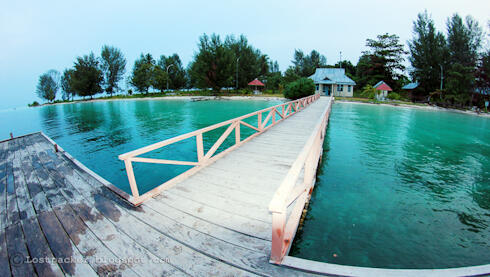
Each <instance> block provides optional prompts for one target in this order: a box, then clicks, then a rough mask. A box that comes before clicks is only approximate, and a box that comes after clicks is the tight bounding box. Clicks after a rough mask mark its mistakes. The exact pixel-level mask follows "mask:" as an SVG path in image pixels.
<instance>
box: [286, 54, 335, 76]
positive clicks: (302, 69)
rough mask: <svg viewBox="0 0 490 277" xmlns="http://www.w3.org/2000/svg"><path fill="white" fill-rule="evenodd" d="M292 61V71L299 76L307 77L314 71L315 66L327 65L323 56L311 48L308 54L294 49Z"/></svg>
mask: <svg viewBox="0 0 490 277" xmlns="http://www.w3.org/2000/svg"><path fill="white" fill-rule="evenodd" d="M292 62H293V69H294V73H296V75H298V76H300V77H309V76H311V75H313V73H315V70H316V69H317V68H319V67H326V66H327V59H326V58H325V56H323V55H321V54H320V53H319V52H318V51H316V50H312V51H311V52H310V54H309V55H305V54H304V53H303V51H301V50H299V49H295V50H294V60H293V61H292Z"/></svg>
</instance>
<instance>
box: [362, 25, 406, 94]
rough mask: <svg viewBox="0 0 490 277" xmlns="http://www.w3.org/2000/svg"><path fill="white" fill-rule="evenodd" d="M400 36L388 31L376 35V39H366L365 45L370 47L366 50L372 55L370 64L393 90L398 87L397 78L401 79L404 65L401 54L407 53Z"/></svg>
mask: <svg viewBox="0 0 490 277" xmlns="http://www.w3.org/2000/svg"><path fill="white" fill-rule="evenodd" d="M399 40H400V37H398V36H397V35H395V34H393V35H390V34H388V33H386V34H383V35H378V36H377V39H376V40H374V39H367V40H366V46H367V47H369V48H371V49H370V50H369V51H367V52H366V54H368V55H372V56H371V58H370V61H371V63H372V64H371V66H374V67H378V70H379V71H380V72H379V73H382V74H383V76H384V78H383V80H385V81H386V82H389V83H390V84H391V85H392V86H393V89H394V90H399V89H400V87H401V86H400V84H399V83H398V80H400V79H401V76H402V75H403V72H404V71H405V66H404V65H403V61H404V60H405V58H404V57H403V55H405V54H408V53H407V52H406V51H405V50H404V48H403V44H401V43H400V41H399Z"/></svg>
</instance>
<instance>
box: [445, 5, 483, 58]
mask: <svg viewBox="0 0 490 277" xmlns="http://www.w3.org/2000/svg"><path fill="white" fill-rule="evenodd" d="M446 26H447V45H448V50H449V57H450V62H451V63H452V64H454V63H459V64H462V65H463V66H467V67H475V65H476V61H477V60H478V51H479V50H480V47H481V42H482V38H483V31H482V29H481V27H480V26H479V25H478V22H477V21H475V19H473V18H472V17H471V16H467V17H466V24H465V23H463V19H462V18H461V17H460V16H459V15H458V14H454V15H453V16H452V17H451V18H449V19H448V20H447V23H446Z"/></svg>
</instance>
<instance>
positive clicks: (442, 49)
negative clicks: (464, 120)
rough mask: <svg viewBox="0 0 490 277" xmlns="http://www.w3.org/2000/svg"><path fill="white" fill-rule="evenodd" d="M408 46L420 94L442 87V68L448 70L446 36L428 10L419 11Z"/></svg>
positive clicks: (413, 73) (426, 94)
mask: <svg viewBox="0 0 490 277" xmlns="http://www.w3.org/2000/svg"><path fill="white" fill-rule="evenodd" d="M408 47H409V49H410V56H409V58H408V60H409V61H410V63H411V64H412V72H411V76H412V78H413V79H414V80H416V81H418V82H419V89H418V91H419V92H420V94H422V95H424V96H428V95H429V94H430V93H431V92H433V91H435V90H437V89H439V88H440V83H441V70H443V71H446V70H447V62H446V59H447V48H446V38H445V37H444V35H443V34H442V33H441V32H438V31H437V30H436V28H435V26H434V21H433V20H432V18H430V17H429V15H428V14H427V11H425V12H424V13H419V14H418V16H417V20H416V21H414V22H413V38H412V40H411V41H409V42H408ZM445 69H446V70H445Z"/></svg>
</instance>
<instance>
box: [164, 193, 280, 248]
mask: <svg viewBox="0 0 490 277" xmlns="http://www.w3.org/2000/svg"><path fill="white" fill-rule="evenodd" d="M163 199H164V200H163ZM162 201H166V202H168V203H169V204H170V205H172V206H174V207H175V208H177V209H179V210H181V211H184V212H186V213H189V214H193V215H194V216H197V217H199V218H202V219H204V220H207V221H209V222H212V223H214V224H217V225H220V226H223V227H225V228H228V229H231V230H235V231H237V232H240V233H244V234H247V235H249V236H254V237H257V238H261V239H264V240H270V238H271V227H270V224H268V223H265V222H263V221H259V220H255V219H251V218H245V217H243V216H240V215H237V214H233V213H231V212H226V211H223V210H219V209H216V208H213V207H209V206H205V205H201V204H199V203H196V202H194V201H191V200H188V199H185V198H181V197H180V198H176V197H175V196H174V195H169V194H166V193H165V192H164V193H163V194H162Z"/></svg>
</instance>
